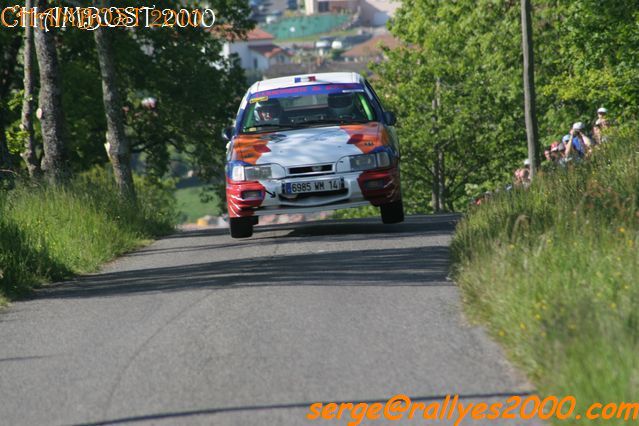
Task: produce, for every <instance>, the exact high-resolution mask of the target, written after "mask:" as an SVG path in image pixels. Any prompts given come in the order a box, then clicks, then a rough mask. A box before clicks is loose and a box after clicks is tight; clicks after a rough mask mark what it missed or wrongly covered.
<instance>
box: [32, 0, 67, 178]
mask: <svg viewBox="0 0 639 426" xmlns="http://www.w3.org/2000/svg"><path fill="white" fill-rule="evenodd" d="M36 6H37V7H38V9H40V10H43V9H46V7H47V2H46V0H37V1H36ZM35 48H36V55H37V57H38V67H39V70H40V94H39V98H38V118H39V119H40V125H41V128H42V144H43V147H44V156H43V158H42V171H43V172H44V174H45V177H46V178H47V180H48V181H49V183H51V184H58V183H60V182H61V181H62V180H63V178H65V177H66V176H67V174H68V173H67V164H66V155H65V146H64V136H63V130H62V128H63V120H64V115H63V112H62V94H61V83H60V70H59V65H58V54H57V51H56V46H55V38H54V33H53V31H52V30H49V31H46V30H45V29H44V28H41V27H40V26H36V28H35Z"/></svg>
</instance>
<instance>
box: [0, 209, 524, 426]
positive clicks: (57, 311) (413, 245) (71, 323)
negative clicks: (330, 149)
mask: <svg viewBox="0 0 639 426" xmlns="http://www.w3.org/2000/svg"><path fill="white" fill-rule="evenodd" d="M455 220H456V217H455V216H446V215H443V216H414V217H409V218H408V219H407V222H405V223H403V224H400V225H392V226H384V225H381V223H379V220H378V219H366V220H350V221H324V222H315V223H306V224H295V225H277V226H270V227H263V228H257V229H256V233H255V235H254V237H253V238H251V239H248V240H232V239H231V238H230V237H229V236H228V235H227V232H228V231H226V230H207V231H189V232H181V233H177V234H175V235H172V236H169V237H168V238H165V239H162V240H160V241H157V242H155V243H154V244H152V245H151V246H149V247H147V248H145V249H143V250H140V251H138V252H135V253H132V254H130V255H128V256H125V257H124V258H121V259H119V260H117V261H115V262H113V263H111V264H109V265H107V266H106V267H105V268H104V269H103V270H102V271H101V272H100V273H97V274H93V275H89V276H84V277H81V278H78V279H76V280H74V281H72V282H68V283H62V284H57V285H54V286H52V287H51V288H48V289H46V290H44V291H41V292H39V294H38V295H37V297H36V298H34V299H33V300H29V301H23V302H18V303H15V304H13V305H12V306H11V307H10V308H8V309H6V310H4V311H3V312H0V424H2V425H12V426H15V425H73V424H134V425H138V424H153V425H156V424H162V425H182V424H188V425H191V424H195V425H241V426H245V425H277V426H286V425H295V426H297V425H305V424H311V425H313V424H314V425H337V424H340V425H345V424H346V420H344V419H342V421H340V422H338V421H313V422H312V421H308V420H306V419H305V414H306V413H308V407H309V404H310V403H312V402H317V401H377V400H379V401H383V400H385V399H387V398H389V397H391V396H393V395H395V394H398V393H402V394H406V395H409V396H411V397H412V398H413V399H417V400H419V401H424V402H430V401H437V400H439V398H443V397H444V396H445V395H446V394H450V393H452V394H459V395H460V398H461V399H460V400H461V401H465V402H472V401H478V400H486V401H488V402H491V401H496V400H500V399H504V398H505V396H508V395H511V394H526V393H527V392H530V391H531V388H530V386H529V385H527V384H526V382H525V381H524V380H523V379H522V378H521V377H520V376H519V375H518V374H516V373H515V372H514V370H513V369H512V368H511V367H510V366H509V364H508V363H507V362H506V361H505V360H504V356H503V354H502V353H501V352H500V350H499V348H498V347H497V345H496V344H494V343H492V341H491V340H490V339H489V338H487V336H486V335H485V332H484V331H483V330H482V329H481V328H479V327H476V326H472V325H469V324H468V323H467V321H466V320H465V319H464V316H463V315H462V313H461V308H460V301H459V299H460V297H459V291H458V289H457V288H456V286H455V285H454V283H453V282H451V281H449V280H448V279H447V273H448V266H449V261H448V256H449V250H448V245H449V242H450V240H451V234H452V231H453V228H454V222H455ZM351 420H352V419H351ZM480 423H481V424H486V423H485V422H480ZM362 424H367V425H369V424H370V425H382V424H393V425H400V424H408V425H411V424H420V425H422V424H429V425H430V424H451V422H441V423H435V422H432V421H431V422H426V421H424V420H413V421H400V422H392V423H391V422H383V421H376V422H372V421H364V422H363V423H362ZM462 424H477V423H472V422H468V421H464V423H462ZM490 424H491V425H492V424H495V425H497V424H512V425H514V424H522V422H520V421H516V422H513V423H499V422H493V423H490ZM527 424H533V423H527Z"/></svg>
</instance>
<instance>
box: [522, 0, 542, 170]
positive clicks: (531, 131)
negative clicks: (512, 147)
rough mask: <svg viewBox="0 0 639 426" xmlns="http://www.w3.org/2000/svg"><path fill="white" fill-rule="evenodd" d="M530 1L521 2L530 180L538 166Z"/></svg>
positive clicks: (537, 133) (537, 131)
mask: <svg viewBox="0 0 639 426" xmlns="http://www.w3.org/2000/svg"><path fill="white" fill-rule="evenodd" d="M530 9H531V6H530V0H521V34H522V35H521V44H522V50H523V52H524V112H525V115H526V136H527V139H528V160H529V162H530V178H531V179H532V178H534V177H535V171H536V170H537V167H538V166H539V148H538V143H539V130H538V125H537V110H536V96H535V59H534V53H533V34H532V16H531V11H530Z"/></svg>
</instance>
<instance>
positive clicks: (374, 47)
mask: <svg viewBox="0 0 639 426" xmlns="http://www.w3.org/2000/svg"><path fill="white" fill-rule="evenodd" d="M399 45H400V42H399V40H397V39H396V38H395V37H393V36H392V35H391V34H382V35H379V36H377V37H373V38H372V39H370V40H368V41H366V42H364V43H361V44H358V45H357V46H355V47H353V48H352V49H349V50H347V51H346V52H344V53H343V54H342V56H345V57H347V58H361V57H371V56H377V55H379V54H380V53H381V52H382V48H381V46H385V47H388V48H390V49H394V48H395V47H398V46H399Z"/></svg>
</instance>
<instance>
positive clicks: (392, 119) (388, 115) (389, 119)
mask: <svg viewBox="0 0 639 426" xmlns="http://www.w3.org/2000/svg"><path fill="white" fill-rule="evenodd" d="M384 121H386V124H388V125H389V126H394V125H395V124H397V117H396V116H395V113H393V112H390V111H385V112H384Z"/></svg>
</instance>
